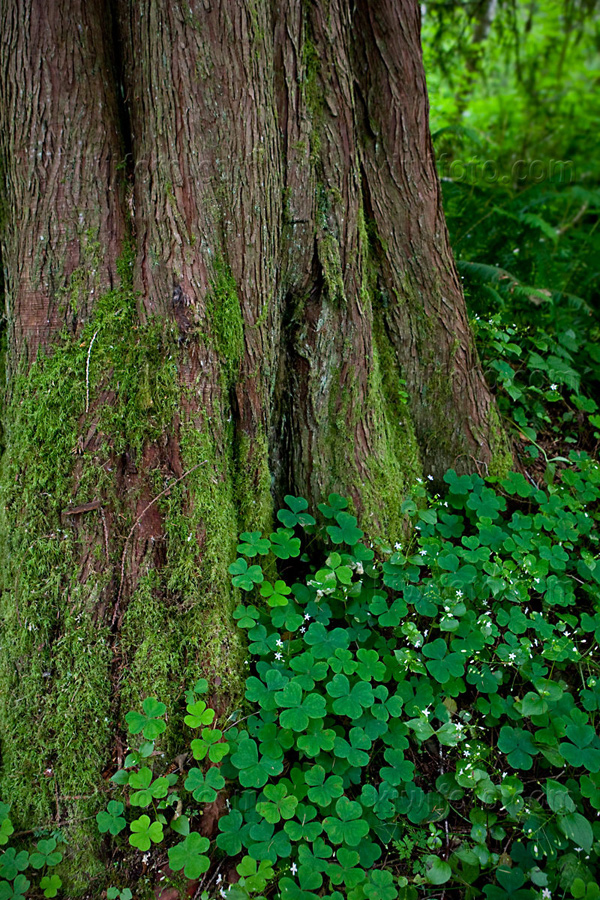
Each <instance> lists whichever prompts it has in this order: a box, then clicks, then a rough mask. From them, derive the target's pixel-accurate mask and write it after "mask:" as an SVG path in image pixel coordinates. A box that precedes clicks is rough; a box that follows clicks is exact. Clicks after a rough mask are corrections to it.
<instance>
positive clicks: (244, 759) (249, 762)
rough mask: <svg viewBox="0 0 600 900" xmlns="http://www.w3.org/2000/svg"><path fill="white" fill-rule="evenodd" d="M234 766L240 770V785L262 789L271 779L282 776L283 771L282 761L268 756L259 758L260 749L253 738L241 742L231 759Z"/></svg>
mask: <svg viewBox="0 0 600 900" xmlns="http://www.w3.org/2000/svg"><path fill="white" fill-rule="evenodd" d="M230 759H231V762H232V764H233V765H234V766H235V767H236V769H239V772H240V783H241V784H242V785H243V787H253V788H261V787H263V786H264V785H265V784H266V783H267V781H268V780H269V778H271V777H272V776H274V775H280V774H281V772H282V771H283V763H282V762H281V760H278V759H272V758H271V757H268V756H261V757H260V759H259V756H258V747H257V746H256V742H255V741H253V740H252V739H251V738H245V739H244V740H242V741H240V743H239V745H238V749H237V750H236V752H235V753H233V754H232V755H231V757H230Z"/></svg>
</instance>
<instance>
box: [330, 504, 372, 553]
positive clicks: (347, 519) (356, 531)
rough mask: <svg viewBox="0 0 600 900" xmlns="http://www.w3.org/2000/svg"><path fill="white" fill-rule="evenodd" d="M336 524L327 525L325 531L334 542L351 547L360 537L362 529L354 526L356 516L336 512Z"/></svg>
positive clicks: (362, 535) (362, 532)
mask: <svg viewBox="0 0 600 900" xmlns="http://www.w3.org/2000/svg"><path fill="white" fill-rule="evenodd" d="M335 520H336V522H337V525H328V526H327V533H328V535H329V536H330V538H331V540H332V541H333V543H334V544H348V546H349V547H353V546H354V544H356V543H357V542H358V541H360V539H361V538H362V537H364V531H361V530H360V528H357V527H356V518H355V517H354V516H351V515H350V513H347V512H338V513H336V515H335Z"/></svg>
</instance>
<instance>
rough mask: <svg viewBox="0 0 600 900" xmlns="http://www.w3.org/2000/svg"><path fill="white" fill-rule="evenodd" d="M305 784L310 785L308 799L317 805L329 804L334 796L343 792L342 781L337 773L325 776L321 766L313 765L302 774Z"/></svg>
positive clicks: (339, 795) (338, 795)
mask: <svg viewBox="0 0 600 900" xmlns="http://www.w3.org/2000/svg"><path fill="white" fill-rule="evenodd" d="M304 779H305V781H306V784H308V785H310V788H309V791H308V799H309V800H312V802H313V803H316V804H318V805H319V806H329V804H330V803H331V802H332V800H334V799H335V798H336V797H341V796H342V794H343V793H344V785H343V781H342V779H341V778H340V776H339V775H330V776H329V777H328V778H326V772H325V769H324V768H323V766H313V767H312V768H311V769H308V770H307V772H306V773H305V775H304Z"/></svg>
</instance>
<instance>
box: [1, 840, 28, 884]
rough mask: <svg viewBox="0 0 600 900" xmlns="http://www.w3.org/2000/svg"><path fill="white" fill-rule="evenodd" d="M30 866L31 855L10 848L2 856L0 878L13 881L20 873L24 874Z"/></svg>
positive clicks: (24, 851)
mask: <svg viewBox="0 0 600 900" xmlns="http://www.w3.org/2000/svg"><path fill="white" fill-rule="evenodd" d="M28 866H29V853H27V851H26V850H21V851H20V852H19V853H17V851H16V850H15V848H14V847H9V848H8V850H5V851H4V853H3V854H2V856H0V877H2V878H6V879H7V881H12V880H13V878H16V877H17V875H18V874H19V872H24V871H25V869H27V867H28Z"/></svg>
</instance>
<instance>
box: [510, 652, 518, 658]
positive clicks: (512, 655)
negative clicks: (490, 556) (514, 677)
mask: <svg viewBox="0 0 600 900" xmlns="http://www.w3.org/2000/svg"><path fill="white" fill-rule="evenodd" d="M508 658H509V659H516V658H517V657H516V654H515V653H509V654H508Z"/></svg>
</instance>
